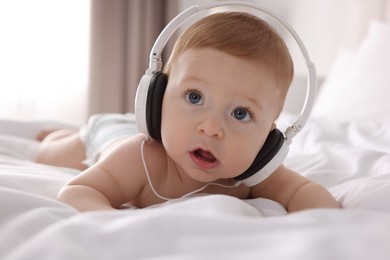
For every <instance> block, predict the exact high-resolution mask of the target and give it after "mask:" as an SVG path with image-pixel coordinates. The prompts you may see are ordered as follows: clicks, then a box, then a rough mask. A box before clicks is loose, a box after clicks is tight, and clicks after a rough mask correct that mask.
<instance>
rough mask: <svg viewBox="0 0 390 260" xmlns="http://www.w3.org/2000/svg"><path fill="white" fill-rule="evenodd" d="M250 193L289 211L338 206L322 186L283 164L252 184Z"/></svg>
mask: <svg viewBox="0 0 390 260" xmlns="http://www.w3.org/2000/svg"><path fill="white" fill-rule="evenodd" d="M251 194H252V196H253V197H264V198H269V199H272V200H275V201H277V202H279V203H281V204H282V205H284V206H285V208H286V209H287V210H288V211H289V212H293V211H298V210H303V209H309V208H340V205H339V203H338V202H337V201H336V199H335V198H334V197H333V196H332V194H330V193H329V191H327V190H326V189H325V188H324V187H323V186H321V185H319V184H317V183H314V182H312V181H310V180H308V179H307V178H305V177H303V176H301V175H299V174H297V173H295V172H294V171H292V170H290V169H287V168H286V167H284V166H281V167H279V168H278V169H277V170H276V171H275V172H274V173H273V174H272V175H271V176H270V177H269V178H267V179H266V180H265V181H264V182H262V183H260V184H258V185H256V186H254V187H253V188H252V191H251Z"/></svg>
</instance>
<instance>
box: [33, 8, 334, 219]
mask: <svg viewBox="0 0 390 260" xmlns="http://www.w3.org/2000/svg"><path fill="white" fill-rule="evenodd" d="M164 72H165V73H166V74H167V75H168V83H167V87H166V90H165V93H164V97H163V104H162V114H161V140H155V139H149V138H148V137H147V136H145V135H144V134H135V133H134V132H132V131H133V130H132V127H131V126H133V125H134V120H133V119H132V118H131V116H129V115H117V116H115V115H96V116H94V117H93V118H91V120H90V121H89V125H88V126H87V127H86V128H84V130H82V131H81V132H82V133H81V134H80V133H79V132H75V131H71V130H60V131H55V132H53V133H51V134H49V135H48V136H47V137H46V138H45V139H44V140H43V142H42V144H41V147H40V150H39V154H38V157H37V161H38V162H41V163H47V164H53V165H59V166H67V167H74V168H78V169H82V170H84V171H83V172H82V173H81V174H80V175H78V176H76V177H75V178H74V179H73V180H71V181H70V182H69V183H68V184H66V185H65V186H64V187H63V188H62V189H61V191H60V192H59V194H58V200H60V201H62V202H64V203H67V204H69V205H71V206H73V207H75V208H76V209H78V210H79V211H91V210H109V209H119V208H120V207H121V206H122V205H124V204H130V205H132V206H135V207H139V208H143V207H147V206H150V205H154V204H157V203H161V202H163V201H165V200H168V199H174V198H180V197H183V196H186V195H188V194H194V193H196V192H202V193H208V194H226V195H230V196H234V197H237V198H241V199H248V198H259V197H262V198H268V199H271V200H274V201H277V202H279V203H280V204H282V205H283V206H284V207H285V208H286V209H287V210H288V211H289V212H292V211H297V210H303V209H308V208H320V207H334V208H339V204H338V202H337V201H336V200H335V199H334V198H333V197H332V195H331V194H330V193H329V192H328V191H327V190H326V189H325V188H324V187H322V186H321V185H319V184H316V183H313V182H312V181H310V180H308V179H306V178H305V177H303V176H301V175H299V174H297V173H295V172H294V171H292V170H290V169H288V168H286V167H285V166H283V165H282V166H280V167H279V168H278V169H276V170H275V172H274V173H272V174H271V175H270V176H269V177H268V178H266V179H265V180H264V181H262V182H260V183H259V184H257V185H255V186H252V187H247V186H245V185H243V184H240V182H237V181H236V180H234V177H236V176H238V175H240V174H241V173H243V172H245V170H247V169H248V167H249V166H250V165H251V164H252V162H253V160H254V159H255V157H256V155H257V154H258V152H259V150H260V149H261V147H262V146H263V144H264V142H265V140H266V138H267V136H268V134H269V133H270V132H271V131H272V130H273V129H275V127H276V125H275V120H276V119H277V118H278V116H279V114H280V113H281V110H282V107H283V103H284V100H285V97H286V94H287V90H288V87H289V85H290V83H291V80H292V77H293V64H292V60H291V57H290V54H289V52H288V50H287V47H286V45H285V43H284V41H283V40H282V39H281V38H280V36H279V35H278V34H277V33H276V32H275V31H274V30H273V29H272V27H270V26H269V25H268V24H267V23H266V22H264V21H262V20H261V19H259V18H257V17H255V16H252V15H250V14H246V13H240V12H230V13H218V14H213V15H210V16H207V17H206V18H203V19H201V20H200V21H198V22H196V23H195V24H193V25H192V26H191V27H190V28H188V29H187V30H186V31H185V32H184V33H183V34H182V35H181V36H180V37H179V39H178V40H177V42H176V44H175V46H174V50H173V52H172V54H171V56H170V58H169V61H168V63H167V65H166V67H165V68H164ZM110 122H111V123H110ZM102 126H104V127H102ZM121 126H122V127H121ZM99 127H100V129H103V130H101V131H103V132H109V131H110V130H109V129H111V128H113V129H116V130H115V131H118V132H120V133H121V134H119V135H115V136H114V135H113V134H111V137H113V139H110V138H108V137H107V138H106V139H107V140H104V141H101V140H102V138H103V137H99V135H100V134H101V135H102V136H103V134H102V133H99V132H95V133H94V132H93V131H94V128H96V130H97V131H98V130H99ZM85 129H87V130H85ZM91 135H92V136H94V137H93V138H92V139H93V140H95V141H96V140H97V139H99V140H100V141H101V142H100V143H101V144H102V145H101V146H100V147H93V144H94V141H93V140H92V141H90V142H88V140H91V138H90V136H91ZM104 135H105V136H110V134H107V133H104ZM80 136H81V138H80ZM103 139H104V138H103ZM109 139H110V140H109ZM96 143H97V141H96ZM85 162H86V163H87V164H88V166H89V167H88V168H87V167H86V165H85Z"/></svg>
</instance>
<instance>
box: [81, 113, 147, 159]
mask: <svg viewBox="0 0 390 260" xmlns="http://www.w3.org/2000/svg"><path fill="white" fill-rule="evenodd" d="M138 133H139V132H138V130H137V126H136V123H135V115H134V114H132V113H128V114H96V115H93V116H91V117H90V118H89V120H88V124H87V125H85V126H84V127H82V128H81V130H80V139H81V140H82V141H83V142H84V144H85V147H86V160H85V161H83V163H84V164H85V165H87V166H91V165H93V164H94V163H95V162H96V161H97V159H98V157H99V155H100V154H101V153H102V152H103V151H104V150H105V149H106V148H107V147H108V146H109V145H110V144H112V143H113V142H115V141H117V140H120V139H123V138H126V137H129V136H133V135H136V134H138Z"/></svg>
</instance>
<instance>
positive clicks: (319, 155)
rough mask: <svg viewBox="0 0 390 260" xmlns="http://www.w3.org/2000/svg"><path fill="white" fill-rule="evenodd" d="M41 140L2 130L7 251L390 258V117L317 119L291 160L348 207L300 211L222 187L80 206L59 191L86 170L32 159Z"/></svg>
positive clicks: (80, 255) (1, 227) (46, 255)
mask: <svg viewBox="0 0 390 260" xmlns="http://www.w3.org/2000/svg"><path fill="white" fill-rule="evenodd" d="M0 132H1V130H0ZM7 134H9V133H7ZM36 145H37V143H36V142H34V141H32V140H30V139H24V138H20V137H11V136H8V135H0V207H1V209H0V210H1V214H0V259H50V260H52V259H300V260H302V259H326V260H328V259H390V123H369V122H368V123H367V122H365V123H364V124H363V123H361V124H360V123H346V122H332V124H330V123H329V122H327V121H324V120H321V119H320V118H318V119H312V120H310V121H309V123H308V125H307V126H306V127H305V129H304V130H303V132H302V133H300V134H299V135H298V136H297V138H296V139H295V140H294V141H293V144H292V147H291V152H290V154H289V156H288V158H287V160H286V165H287V166H289V167H291V168H293V169H295V170H297V171H299V172H301V173H302V174H303V175H305V176H308V177H309V178H311V179H313V180H315V181H317V182H319V183H321V184H323V185H325V186H326V187H327V188H329V190H330V191H331V192H332V193H333V194H334V195H335V197H336V198H337V199H338V200H339V201H340V203H341V204H342V205H343V207H344V209H343V210H335V209H315V210H307V211H302V212H299V213H294V214H290V215H286V212H285V211H284V209H283V208H281V207H280V205H279V204H277V203H275V202H273V201H270V200H266V199H255V200H248V201H241V200H238V199H236V198H233V197H228V196H222V195H199V196H195V197H192V198H187V199H179V200H175V201H171V202H167V203H163V204H161V205H156V206H153V207H150V208H146V209H124V210H122V211H117V212H108V211H106V212H92V213H84V214H80V213H77V212H76V211H75V210H74V209H73V208H71V207H69V206H67V205H64V204H62V203H59V202H57V201H56V200H55V199H54V198H55V196H56V193H57V192H58V190H59V188H60V187H61V186H62V185H63V184H65V183H66V182H67V181H68V180H69V179H70V178H72V176H74V175H75V174H77V173H78V172H77V171H76V170H72V169H67V168H60V167H51V166H46V165H39V164H35V163H32V162H31V161H30V159H31V158H33V156H34V151H35V149H36Z"/></svg>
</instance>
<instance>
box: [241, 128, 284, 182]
mask: <svg viewBox="0 0 390 260" xmlns="http://www.w3.org/2000/svg"><path fill="white" fill-rule="evenodd" d="M283 143H284V135H283V133H282V132H281V131H280V130H279V129H277V128H275V129H273V130H272V131H271V132H270V133H269V134H268V137H267V139H266V140H265V142H264V145H263V147H262V148H261V149H260V151H259V153H258V154H257V156H256V158H255V160H254V161H253V163H252V164H251V166H249V168H248V169H247V170H246V171H245V172H244V173H242V174H240V175H239V176H237V177H235V178H234V179H235V180H238V181H241V180H244V179H247V178H249V177H251V176H252V175H254V174H256V173H257V172H259V171H260V170H261V169H262V168H263V167H264V166H266V165H267V164H268V163H269V162H270V161H271V160H272V159H273V158H274V157H275V156H276V154H277V153H278V152H279V151H280V149H281V148H282V146H283Z"/></svg>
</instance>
